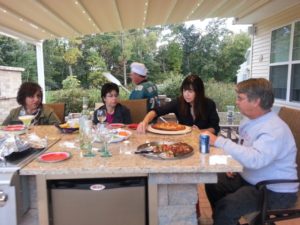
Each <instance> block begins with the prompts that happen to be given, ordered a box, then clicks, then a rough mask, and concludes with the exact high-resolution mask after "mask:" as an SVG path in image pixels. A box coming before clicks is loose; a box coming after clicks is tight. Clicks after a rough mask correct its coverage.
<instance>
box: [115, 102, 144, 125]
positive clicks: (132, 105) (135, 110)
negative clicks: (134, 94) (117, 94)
mask: <svg viewBox="0 0 300 225" xmlns="http://www.w3.org/2000/svg"><path fill="white" fill-rule="evenodd" d="M119 103H120V104H122V105H124V106H126V107H127V108H128V109H129V110H130V115H131V120H132V122H133V123H139V122H141V121H142V120H143V119H144V117H145V116H146V114H147V99H134V100H120V101H119Z"/></svg>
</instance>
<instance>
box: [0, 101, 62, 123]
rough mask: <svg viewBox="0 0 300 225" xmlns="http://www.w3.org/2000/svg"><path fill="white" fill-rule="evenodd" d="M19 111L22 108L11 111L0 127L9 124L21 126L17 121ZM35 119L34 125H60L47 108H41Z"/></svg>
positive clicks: (52, 112)
mask: <svg viewBox="0 0 300 225" xmlns="http://www.w3.org/2000/svg"><path fill="white" fill-rule="evenodd" d="M21 109H22V106H19V107H17V108H14V109H12V110H11V111H10V113H9V115H8V116H7V117H6V119H5V120H4V122H3V123H2V125H4V126H6V125H10V124H22V121H20V120H19V116H20V111H21ZM36 119H37V123H36V124H35V125H53V124H59V123H61V121H60V120H59V118H58V117H57V116H56V114H55V113H54V111H53V109H51V108H48V107H47V106H43V107H42V110H41V111H40V113H39V115H38V116H37V118H36Z"/></svg>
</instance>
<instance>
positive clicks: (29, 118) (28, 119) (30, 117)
mask: <svg viewBox="0 0 300 225" xmlns="http://www.w3.org/2000/svg"><path fill="white" fill-rule="evenodd" d="M34 118H35V116H34V115H24V116H19V120H21V121H22V123H23V124H24V126H25V128H26V133H27V134H28V129H29V126H30V124H31V121H32V120H33V119H34Z"/></svg>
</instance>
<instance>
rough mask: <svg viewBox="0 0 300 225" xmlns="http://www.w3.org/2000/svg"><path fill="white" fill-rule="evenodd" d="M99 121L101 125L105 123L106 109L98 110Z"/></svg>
mask: <svg viewBox="0 0 300 225" xmlns="http://www.w3.org/2000/svg"><path fill="white" fill-rule="evenodd" d="M97 119H98V121H99V122H100V123H102V124H103V123H104V121H105V120H106V109H98V110H97Z"/></svg>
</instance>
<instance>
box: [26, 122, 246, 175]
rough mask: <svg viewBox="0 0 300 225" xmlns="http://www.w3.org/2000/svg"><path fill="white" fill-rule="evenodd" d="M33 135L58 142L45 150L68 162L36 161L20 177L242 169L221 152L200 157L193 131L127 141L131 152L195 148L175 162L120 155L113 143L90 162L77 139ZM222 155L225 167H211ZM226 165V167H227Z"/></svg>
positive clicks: (45, 131)
mask: <svg viewBox="0 0 300 225" xmlns="http://www.w3.org/2000/svg"><path fill="white" fill-rule="evenodd" d="M32 132H36V133H37V134H38V135H40V136H47V137H48V139H51V138H53V139H54V138H60V141H58V142H57V143H56V144H55V145H53V146H52V147H51V148H49V149H48V150H47V152H54V151H68V152H70V153H71V155H72V156H71V158H70V159H67V160H65V161H61V162H57V163H43V162H39V161H38V160H37V159H35V160H33V161H32V162H31V163H29V164H28V165H27V166H25V167H24V168H22V169H21V170H20V174H21V175H81V174H82V175H83V174H91V175H93V174H97V175H105V174H109V175H113V174H116V175H117V174H123V175H126V174H150V173H216V172H240V171H242V166H241V165H240V164H239V163H238V162H237V161H235V160H233V159H232V158H231V157H228V156H225V155H224V153H223V151H222V150H221V149H216V148H214V147H211V148H210V154H200V153H199V144H198V140H199V138H198V136H199V131H197V130H194V129H193V130H192V132H191V133H188V134H183V135H159V134H153V133H146V134H137V133H136V132H135V131H132V130H131V132H132V135H131V136H130V137H129V141H130V144H131V146H132V149H133V151H134V150H135V149H136V147H137V146H139V145H141V144H144V143H146V142H151V141H176V142H178V141H182V142H186V143H188V144H189V145H191V146H192V147H193V148H194V154H192V155H191V156H189V157H187V158H183V159H175V160H161V159H152V158H147V157H145V156H142V155H137V154H129V155H128V154H120V152H119V150H120V148H121V147H122V145H123V143H122V142H120V143H112V144H110V145H109V150H110V151H111V152H112V157H109V158H102V157H100V154H99V153H98V152H96V156H95V157H92V158H88V157H81V156H80V150H79V149H78V145H79V135H78V133H77V134H60V133H59V131H58V129H57V128H55V127H53V126H38V127H35V128H34V129H33V130H32ZM215 155H221V158H222V161H223V162H224V160H225V164H215V165H212V164H211V163H212V160H211V159H212V157H213V158H215ZM226 162H227V163H226Z"/></svg>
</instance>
